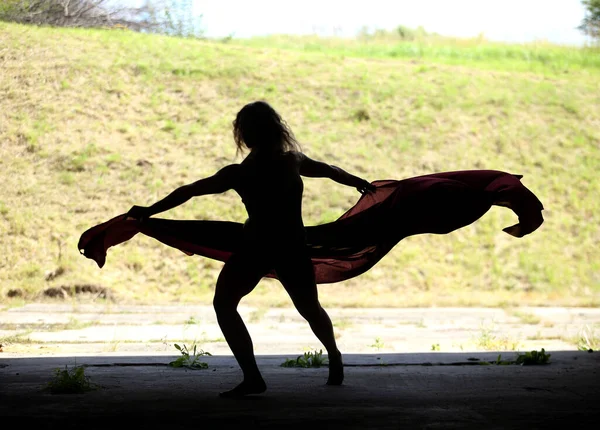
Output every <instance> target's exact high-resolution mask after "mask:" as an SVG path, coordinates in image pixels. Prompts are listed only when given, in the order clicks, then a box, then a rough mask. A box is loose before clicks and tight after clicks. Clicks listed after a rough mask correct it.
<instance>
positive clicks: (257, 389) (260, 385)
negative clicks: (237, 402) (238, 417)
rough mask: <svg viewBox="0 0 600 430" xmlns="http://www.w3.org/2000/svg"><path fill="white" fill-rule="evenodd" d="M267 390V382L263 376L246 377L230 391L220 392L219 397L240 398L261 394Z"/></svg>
mask: <svg viewBox="0 0 600 430" xmlns="http://www.w3.org/2000/svg"><path fill="white" fill-rule="evenodd" d="M265 391H267V384H265V381H264V380H263V379H262V378H256V379H251V380H250V379H244V380H243V381H242V383H241V384H240V385H238V386H237V387H235V388H234V389H232V390H229V391H223V392H222V393H219V397H226V398H239V397H244V396H247V395H249V394H260V393H264V392H265Z"/></svg>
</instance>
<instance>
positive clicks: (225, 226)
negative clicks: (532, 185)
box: [78, 170, 544, 284]
mask: <svg viewBox="0 0 600 430" xmlns="http://www.w3.org/2000/svg"><path fill="white" fill-rule="evenodd" d="M521 177H522V176H520V175H513V174H509V173H505V172H500V171H496V170H467V171H456V172H443V173H434V174H430V175H424V176H418V177H414V178H409V179H404V180H401V181H395V180H383V181H375V182H373V185H375V187H376V190H375V191H374V192H372V193H369V194H365V195H363V196H362V197H361V198H360V199H359V200H358V202H357V203H356V204H355V205H354V206H353V207H352V208H350V209H349V210H348V211H347V212H346V213H345V214H343V215H342V216H341V217H340V218H339V219H337V220H336V221H333V222H330V223H327V224H321V225H317V226H308V227H306V234H307V244H308V247H309V250H310V254H311V258H312V262H313V266H314V270H315V277H316V281H317V283H318V284H327V283H333V282H340V281H343V280H346V279H349V278H352V277H355V276H358V275H360V274H361V273H364V272H366V271H367V270H369V269H370V268H371V267H373V266H374V265H375V264H376V263H377V262H378V261H379V260H381V259H382V258H383V257H384V256H385V255H386V254H387V253H388V252H389V251H390V250H391V249H392V248H393V247H394V246H395V245H396V244H397V243H398V242H399V241H400V240H402V239H403V238H405V237H407V236H411V235H415V234H424V233H432V234H447V233H450V232H452V231H454V230H456V229H458V228H461V227H464V226H467V225H469V224H471V223H473V222H474V221H476V220H477V219H479V218H480V217H481V216H483V215H484V214H485V213H486V212H487V211H488V210H489V209H490V207H491V206H492V205H498V206H504V207H507V208H510V209H512V210H513V211H514V212H515V214H516V215H517V217H518V219H519V222H518V223H517V224H515V225H513V226H510V227H506V228H505V229H503V231H505V232H506V233H508V234H511V235H512V236H515V237H523V236H525V235H527V234H529V233H532V232H533V231H535V230H536V229H537V228H538V227H539V226H540V225H542V223H543V221H544V219H543V217H542V212H541V211H542V210H543V206H542V203H541V202H540V201H539V200H538V198H537V197H536V196H535V195H534V194H533V193H532V192H531V191H530V190H529V189H527V188H526V187H525V186H524V185H523V184H522V183H521V181H520V179H521ZM138 233H143V234H145V235H147V236H150V237H153V238H155V239H156V240H159V241H160V242H162V243H164V244H166V245H169V246H172V247H174V248H177V249H179V250H181V251H183V252H184V253H186V254H188V255H193V254H197V255H201V256H204V257H208V258H212V259H214V260H219V261H223V262H225V261H227V259H228V258H229V257H230V256H231V255H232V254H233V253H234V252H236V250H237V249H239V247H240V244H241V241H242V238H243V234H242V233H243V225H242V224H241V223H236V222H228V221H211V220H169V219H160V218H150V219H147V220H145V221H143V222H140V221H138V220H135V219H132V218H127V216H126V214H123V215H119V216H117V217H115V218H112V219H111V220H109V221H106V222H104V223H102V224H99V225H97V226H95V227H92V228H90V229H89V230H87V231H86V232H84V233H83V234H82V235H81V238H80V239H79V243H78V248H79V250H80V252H81V253H82V254H83V255H84V256H86V257H88V258H91V259H93V260H94V261H96V263H97V264H98V266H99V267H103V266H104V263H105V262H106V252H107V250H108V248H110V247H111V246H115V245H118V244H120V243H123V242H125V241H127V240H129V239H131V238H132V237H133V236H135V235H136V234H138ZM267 276H268V277H271V278H277V274H276V273H275V272H274V271H271V273H269V274H268V275H267Z"/></svg>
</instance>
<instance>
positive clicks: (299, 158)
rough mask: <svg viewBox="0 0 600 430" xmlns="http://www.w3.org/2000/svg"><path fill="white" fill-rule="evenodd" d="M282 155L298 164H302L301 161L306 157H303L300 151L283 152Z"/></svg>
mask: <svg viewBox="0 0 600 430" xmlns="http://www.w3.org/2000/svg"><path fill="white" fill-rule="evenodd" d="M284 155H286V156H287V157H290V158H292V159H293V160H294V161H296V162H298V163H300V162H302V160H304V159H305V158H306V155H304V154H303V153H302V152H300V151H287V152H285V154H284Z"/></svg>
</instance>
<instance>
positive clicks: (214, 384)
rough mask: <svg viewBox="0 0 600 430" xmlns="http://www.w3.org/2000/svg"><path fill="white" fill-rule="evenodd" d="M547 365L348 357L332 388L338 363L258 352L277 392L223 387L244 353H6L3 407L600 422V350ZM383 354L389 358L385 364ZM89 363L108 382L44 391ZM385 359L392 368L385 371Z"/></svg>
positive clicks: (389, 421) (512, 423)
mask: <svg viewBox="0 0 600 430" xmlns="http://www.w3.org/2000/svg"><path fill="white" fill-rule="evenodd" d="M550 353H551V354H552V358H551V364H549V365H546V366H517V365H507V366H495V365H480V364H476V363H477V362H475V361H469V360H468V359H469V358H473V357H475V358H479V359H480V360H489V361H493V360H495V359H496V357H497V355H498V354H496V353H468V352H465V353H457V354H443V353H438V354H382V355H362V354H361V355H347V356H346V365H347V367H346V382H345V385H343V386H341V387H331V386H325V385H324V382H325V379H326V377H327V369H325V368H321V369H289V368H282V367H280V364H281V363H282V362H283V361H284V358H285V357H281V356H259V357H258V362H259V366H260V367H261V369H262V370H263V373H264V376H265V380H266V382H267V384H268V385H269V390H268V391H267V393H266V394H264V395H261V396H257V397H250V398H246V399H242V400H230V399H221V398H218V397H217V393H218V392H219V391H221V390H223V389H225V388H228V387H230V386H231V385H232V384H233V383H234V382H235V381H237V380H238V379H239V376H240V375H239V368H238V367H237V366H236V365H235V361H234V359H233V357H227V356H220V357H206V359H205V360H204V361H206V362H208V364H209V368H208V369H207V370H195V371H191V370H185V369H172V368H170V367H167V366H166V363H168V362H169V361H170V359H171V358H170V357H165V356H162V357H161V356H147V357H118V356H96V357H64V358H2V357H0V367H1V368H0V398H1V399H2V401H1V402H0V414H1V415H2V417H3V421H4V422H9V417H13V418H21V419H22V418H26V420H27V425H28V427H31V428H33V426H35V427H36V428H38V427H39V428H49V427H54V426H56V428H76V427H77V428H82V427H84V426H85V427H86V428H99V427H105V426H106V425H115V424H118V423H124V421H125V420H127V421H131V422H133V423H135V424H136V425H152V426H153V427H154V425H159V424H160V425H166V426H168V428H169V429H172V428H183V427H184V426H185V427H186V428H195V427H202V428H215V427H216V426H229V425H232V426H233V425H236V424H237V425H243V426H245V427H246V428H249V427H250V428H255V427H260V428H284V427H287V428H289V427H292V428H299V427H303V428H306V426H314V425H318V426H319V428H320V427H324V426H327V428H401V427H404V426H407V428H478V429H483V428H485V429H487V428H498V429H500V428H502V429H504V428H525V427H531V428H541V427H542V426H546V425H548V424H552V425H553V426H557V425H560V424H572V423H575V422H576V423H578V424H584V423H593V422H596V423H597V422H598V419H599V418H600V411H599V408H598V401H599V400H600V391H599V390H598V381H599V380H600V375H599V370H600V369H599V364H600V355H599V354H598V353H585V352H554V351H550ZM378 357H379V359H378ZM75 362H76V363H77V364H80V365H81V364H83V365H88V367H87V368H86V375H88V376H90V378H91V382H93V383H95V384H98V385H99V386H100V388H98V389H96V390H94V391H90V392H88V393H86V394H77V395H51V394H49V393H47V392H43V391H41V388H42V387H43V385H44V384H45V383H46V382H48V381H49V380H50V379H51V376H52V372H53V369H54V368H57V367H61V366H64V365H66V364H68V365H69V366H71V365H73V364H74V363H75ZM380 363H384V364H386V365H385V366H382V365H381V364H380Z"/></svg>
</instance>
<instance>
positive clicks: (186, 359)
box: [169, 344, 212, 369]
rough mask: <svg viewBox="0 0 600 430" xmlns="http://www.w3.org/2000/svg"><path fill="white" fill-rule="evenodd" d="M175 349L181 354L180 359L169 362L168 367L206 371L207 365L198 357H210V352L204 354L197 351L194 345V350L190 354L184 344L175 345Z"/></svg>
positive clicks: (201, 351)
mask: <svg viewBox="0 0 600 430" xmlns="http://www.w3.org/2000/svg"><path fill="white" fill-rule="evenodd" d="M175 348H176V349H177V350H178V351H179V352H181V357H178V358H177V360H175V361H171V362H170V363H169V366H171V367H187V368H188V369H207V368H208V363H205V362H203V361H200V357H202V356H211V355H212V354H211V353H210V352H206V351H203V350H198V349H197V346H196V345H194V349H193V350H192V352H191V353H190V351H189V350H188V348H187V346H186V345H185V344H184V345H183V346H180V345H178V344H175Z"/></svg>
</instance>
